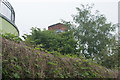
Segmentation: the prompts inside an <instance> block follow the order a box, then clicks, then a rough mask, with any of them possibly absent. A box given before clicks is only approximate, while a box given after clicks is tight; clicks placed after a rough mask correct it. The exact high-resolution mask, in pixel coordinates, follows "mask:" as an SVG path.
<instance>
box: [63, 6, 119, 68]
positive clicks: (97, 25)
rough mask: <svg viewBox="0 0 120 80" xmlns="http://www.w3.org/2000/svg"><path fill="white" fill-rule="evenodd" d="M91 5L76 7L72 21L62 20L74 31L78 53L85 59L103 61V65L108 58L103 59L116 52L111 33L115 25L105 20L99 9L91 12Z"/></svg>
mask: <svg viewBox="0 0 120 80" xmlns="http://www.w3.org/2000/svg"><path fill="white" fill-rule="evenodd" d="M92 7H93V6H89V5H86V6H85V5H81V8H78V7H77V8H76V9H77V14H76V15H73V21H69V22H66V21H63V22H64V23H65V24H66V25H68V26H69V29H70V30H72V31H73V33H74V37H75V39H76V40H77V43H78V47H77V49H78V52H79V53H78V54H79V55H81V56H84V57H85V58H87V59H90V58H91V59H93V60H96V61H97V62H98V63H100V64H102V63H103V62H104V63H105V65H104V64H103V65H104V66H107V64H108V63H107V61H108V60H105V61H104V59H106V58H110V57H112V56H111V55H113V54H116V51H115V50H113V48H115V46H116V40H115V35H114V34H112V33H113V32H114V31H115V27H116V26H115V25H113V24H112V23H109V22H107V20H106V17H105V16H104V15H102V14H100V13H99V11H96V12H95V13H94V14H92V12H91V10H92ZM115 59H116V58H115ZM116 60H117V59H116ZM116 60H113V61H116ZM111 62H112V61H111ZM108 65H110V64H108ZM116 65H117V64H116ZM109 68H110V67H109Z"/></svg>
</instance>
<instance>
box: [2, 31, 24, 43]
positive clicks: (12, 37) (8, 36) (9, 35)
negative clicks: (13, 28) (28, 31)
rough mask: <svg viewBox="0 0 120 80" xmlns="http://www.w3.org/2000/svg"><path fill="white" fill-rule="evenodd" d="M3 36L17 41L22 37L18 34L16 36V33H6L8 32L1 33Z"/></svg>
mask: <svg viewBox="0 0 120 80" xmlns="http://www.w3.org/2000/svg"><path fill="white" fill-rule="evenodd" d="M0 36H1V37H2V38H5V39H9V40H12V41H15V42H20V41H22V39H21V38H20V37H18V36H15V35H14V34H10V33H6V34H0Z"/></svg>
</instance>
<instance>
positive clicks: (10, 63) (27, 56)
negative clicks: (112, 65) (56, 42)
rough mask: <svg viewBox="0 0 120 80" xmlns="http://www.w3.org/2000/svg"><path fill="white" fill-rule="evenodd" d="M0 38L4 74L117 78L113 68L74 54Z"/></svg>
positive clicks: (30, 76)
mask: <svg viewBox="0 0 120 80" xmlns="http://www.w3.org/2000/svg"><path fill="white" fill-rule="evenodd" d="M0 39H1V40H0V41H2V64H3V65H2V68H3V69H2V76H3V79H7V78H117V75H118V73H117V71H115V70H110V69H107V68H105V67H102V66H100V65H98V64H96V63H94V62H92V61H89V60H86V59H84V58H82V57H77V56H75V55H62V54H60V53H58V52H48V51H46V50H44V49H42V48H37V47H35V48H33V47H28V46H26V45H25V44H24V43H22V42H19V43H16V42H15V41H10V40H7V39H3V38H0ZM0 43H1V42H0Z"/></svg>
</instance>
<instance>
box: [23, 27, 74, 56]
mask: <svg viewBox="0 0 120 80" xmlns="http://www.w3.org/2000/svg"><path fill="white" fill-rule="evenodd" d="M23 37H24V39H25V42H26V43H28V44H33V45H35V46H38V45H39V47H40V48H43V49H46V50H47V51H57V52H60V53H62V54H70V53H75V52H76V41H75V40H74V36H73V33H72V31H67V32H63V33H56V32H54V31H47V30H45V31H41V30H40V29H39V28H32V32H31V34H30V35H27V34H26V35H24V36H23Z"/></svg>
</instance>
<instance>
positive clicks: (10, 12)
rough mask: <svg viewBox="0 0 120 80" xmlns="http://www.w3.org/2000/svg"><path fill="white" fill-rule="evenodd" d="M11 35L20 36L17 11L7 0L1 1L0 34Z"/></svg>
mask: <svg viewBox="0 0 120 80" xmlns="http://www.w3.org/2000/svg"><path fill="white" fill-rule="evenodd" d="M5 33H11V34H14V35H16V36H19V31H18V28H17V27H16V25H15V11H14V9H13V7H12V6H11V4H10V3H9V2H8V1H7V0H0V34H5Z"/></svg>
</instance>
